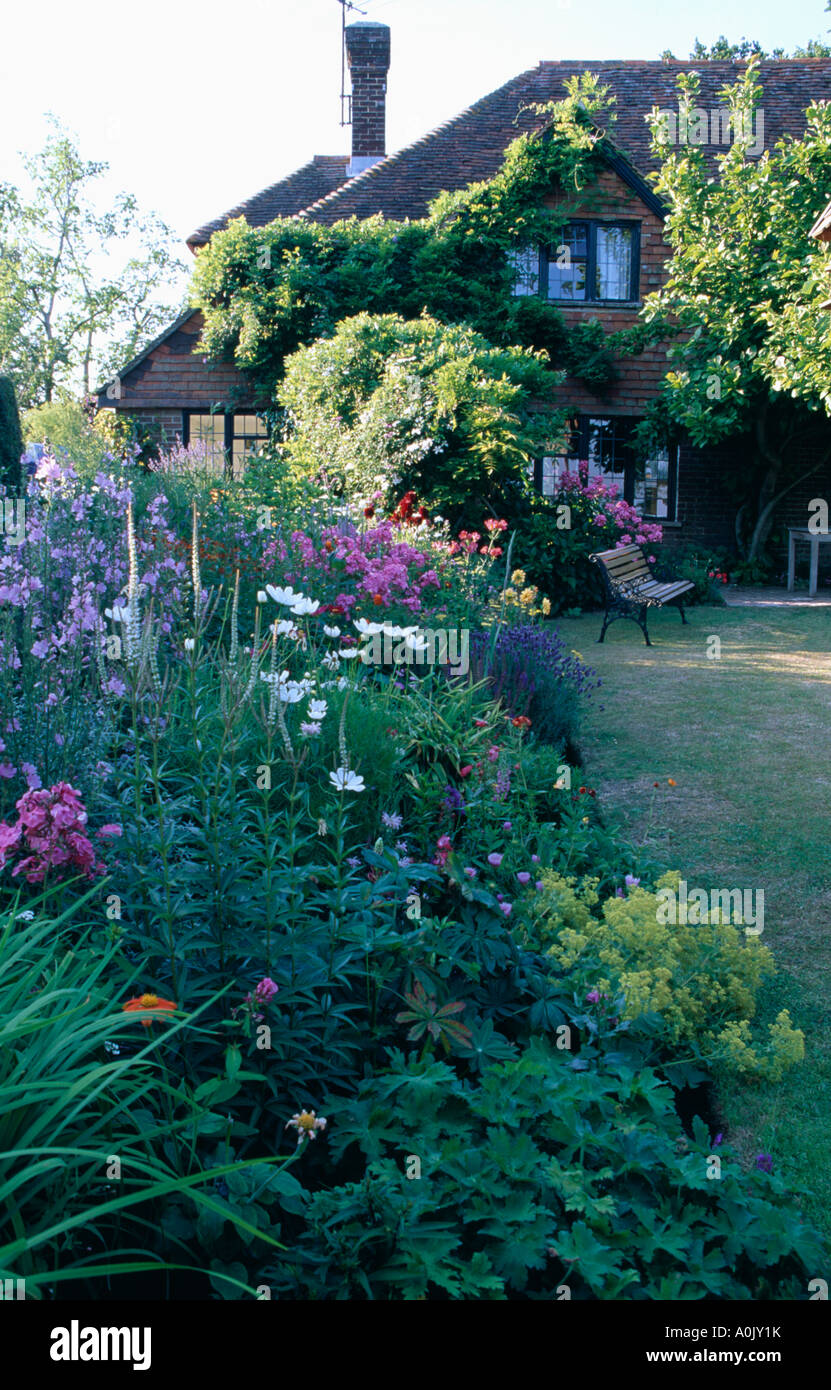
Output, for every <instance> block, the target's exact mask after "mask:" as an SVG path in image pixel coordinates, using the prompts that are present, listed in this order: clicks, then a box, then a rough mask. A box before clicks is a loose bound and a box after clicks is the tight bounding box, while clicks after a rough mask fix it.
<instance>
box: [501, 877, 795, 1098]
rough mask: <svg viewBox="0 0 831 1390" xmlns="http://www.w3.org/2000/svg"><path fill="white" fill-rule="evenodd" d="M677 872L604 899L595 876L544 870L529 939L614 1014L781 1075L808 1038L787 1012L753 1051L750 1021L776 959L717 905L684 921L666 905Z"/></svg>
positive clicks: (724, 1061)
mask: <svg viewBox="0 0 831 1390" xmlns="http://www.w3.org/2000/svg"><path fill="white" fill-rule="evenodd" d="M679 877H680V876H679V875H678V874H677V873H667V874H664V875H662V877H661V878H659V879H658V883H657V889H658V894H656V893H654V892H650V891H649V890H647V889H646V888H645V887H643V886H641V885H640V884H639V883H638V882H635V883H633V884H632V886H631V887H630V888H629V890H628V892H627V893H626V894H624V895H623V896H621V897H618V896H615V897H610V898H606V900H605V901H603V902H602V904H601V902H600V898H599V895H598V892H597V885H596V880H594V879H591V878H587V879H584V880H583V881H582V882H578V881H577V880H576V879H574V878H573V877H571V878H565V877H563V876H562V875H561V874H557V873H548V874H545V875H543V884H544V890H543V892H542V893H541V894H540V895H539V898H538V899H537V900H536V901H535V902H534V903H533V904H532V905H531V911H530V915H529V916H528V918H527V923H526V926H525V928H524V933H525V935H524V937H523V939H526V940H528V941H530V942H533V943H534V945H535V946H536V947H539V948H542V949H544V950H545V951H546V952H547V954H548V955H550V956H551V957H552V958H553V959H554V960H555V961H556V962H557V964H558V966H559V968H560V969H562V970H566V971H568V972H569V976H570V977H571V978H573V979H574V982H575V988H577V989H579V990H583V991H585V990H586V989H588V990H589V992H590V993H592V994H594V995H595V996H597V1002H598V1004H599V1003H600V1001H601V1000H606V1001H608V1003H607V1004H606V1005H604V1006H603V1007H604V1008H606V1009H607V1010H608V1012H610V1013H614V1014H616V1015H617V1014H619V1015H620V1016H621V1017H623V1018H625V1019H629V1020H632V1021H633V1022H634V1021H636V1020H639V1019H644V1018H647V1017H648V1016H653V1017H654V1019H655V1020H658V1021H659V1027H660V1030H661V1033H662V1034H663V1036H664V1038H665V1039H666V1040H667V1041H668V1042H669V1043H670V1045H671V1046H672V1047H673V1048H680V1047H682V1046H684V1045H687V1046H691V1047H692V1048H693V1049H694V1050H695V1051H696V1052H697V1053H698V1055H699V1056H703V1057H705V1058H706V1059H707V1060H708V1061H715V1062H717V1063H720V1064H721V1065H722V1066H728V1067H730V1068H731V1069H732V1070H735V1071H741V1072H745V1073H748V1074H749V1075H754V1076H760V1077H764V1078H766V1079H768V1080H779V1079H781V1076H782V1074H783V1072H784V1071H785V1070H786V1069H787V1068H788V1067H790V1066H793V1065H794V1064H795V1063H796V1062H800V1061H801V1060H802V1058H803V1056H804V1052H805V1035H804V1034H803V1033H802V1032H801V1031H800V1030H799V1029H795V1028H794V1027H793V1026H792V1024H791V1021H790V1017H789V1015H788V1013H787V1011H786V1010H785V1011H783V1012H782V1013H780V1014H779V1016H778V1018H777V1020H776V1022H775V1023H774V1024H771V1025H770V1026H769V1030H768V1031H769V1038H768V1041H767V1043H766V1044H764V1045H763V1046H762V1047H761V1049H759V1047H758V1046H757V1047H756V1048H755V1049H754V1047H753V1045H752V1041H751V1035H750V1025H749V1022H748V1020H749V1019H751V1018H752V1017H753V1014H754V1013H755V1011H756V998H757V995H758V992H759V989H760V988H761V985H762V983H763V981H764V980H765V979H766V978H767V977H769V976H771V975H773V974H774V973H775V967H774V961H773V956H772V954H771V952H770V951H769V950H768V948H767V946H763V945H762V944H761V943H760V942H759V940H758V938H757V937H756V936H745V935H744V933H743V930H742V928H741V924H740V923H739V925H734V923H733V921H732V919H729V920H728V918H729V913H725V914H724V915H723V914H722V913H721V911H720V910H719V909H716V910H714V911H710V912H704V913H703V914H701V917H702V920H700V921H699V920H697V918H696V917H695V916H694V915H693V907H692V906H691V907H690V910H689V917H688V919H687V920H683V921H678V922H675V921H674V919H673V915H672V914H670V913H667V912H662V903H663V902H664V901H665V900H668V895H669V894H670V893H675V892H676V891H677V889H678V884H679ZM659 895H660V897H659ZM697 908H698V905H697V903H696V904H695V909H696V912H697ZM685 915H686V914H685Z"/></svg>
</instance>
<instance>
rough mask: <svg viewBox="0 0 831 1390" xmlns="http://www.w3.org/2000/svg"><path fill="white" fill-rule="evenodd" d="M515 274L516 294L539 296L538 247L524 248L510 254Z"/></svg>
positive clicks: (509, 258)
mask: <svg viewBox="0 0 831 1390" xmlns="http://www.w3.org/2000/svg"><path fill="white" fill-rule="evenodd" d="M508 261H509V263H510V265H511V267H512V269H513V272H514V294H539V289H540V253H539V251H538V250H537V248H536V246H522V247H519V248H518V249H514V250H512V251H509V252H508Z"/></svg>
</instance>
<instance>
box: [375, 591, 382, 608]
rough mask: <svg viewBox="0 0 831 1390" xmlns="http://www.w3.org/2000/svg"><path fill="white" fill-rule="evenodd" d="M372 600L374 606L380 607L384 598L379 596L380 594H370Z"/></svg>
mask: <svg viewBox="0 0 831 1390" xmlns="http://www.w3.org/2000/svg"><path fill="white" fill-rule="evenodd" d="M372 602H373V603H374V604H375V607H376V608H380V607H381V604H382V603H383V602H384V600H383V599H382V597H381V595H380V594H373V595H372Z"/></svg>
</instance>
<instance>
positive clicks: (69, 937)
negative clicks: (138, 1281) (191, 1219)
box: [0, 892, 234, 1298]
mask: <svg viewBox="0 0 831 1390" xmlns="http://www.w3.org/2000/svg"><path fill="white" fill-rule="evenodd" d="M84 906H85V900H81V901H80V902H78V903H76V904H75V905H74V907H73V908H72V909H71V910H69V911H66V912H64V913H57V914H56V912H55V905H54V892H53V893H52V894H51V895H49V894H47V895H45V896H41V897H40V898H39V899H37V900H35V901H33V903H32V905H31V907H30V908H29V909H28V910H27V911H26V912H19V911H17V910H16V908H14V907H12V908H11V909H10V910H7V911H5V912H4V913H3V914H2V917H0V1193H2V1205H0V1278H4V1277H5V1278H10V1277H18V1278H25V1280H26V1295H27V1297H30V1298H31V1297H34V1298H43V1297H50V1298H54V1296H55V1288H56V1286H57V1287H61V1286H63V1285H65V1284H66V1282H67V1281H70V1284H71V1285H72V1286H74V1290H75V1293H76V1296H79V1295H80V1293H81V1291H83V1294H84V1296H86V1297H90V1296H94V1295H93V1294H92V1291H93V1290H94V1289H95V1288H100V1287H101V1286H102V1285H101V1280H102V1279H105V1278H106V1279H111V1278H113V1277H115V1276H124V1275H132V1276H135V1275H136V1274H138V1273H140V1272H142V1271H150V1272H156V1273H157V1274H163V1273H164V1272H165V1271H166V1270H170V1269H175V1268H177V1267H180V1268H181V1267H185V1268H190V1269H193V1268H197V1269H198V1266H194V1263H193V1259H192V1257H191V1255H190V1254H189V1252H188V1250H187V1247H186V1246H184V1245H183V1244H182V1242H181V1241H180V1240H175V1239H174V1240H166V1239H163V1240H161V1241H160V1240H159V1239H158V1236H157V1234H156V1232H157V1231H158V1229H159V1219H160V1216H161V1215H162V1212H163V1210H164V1208H165V1204H166V1203H167V1202H169V1201H171V1200H173V1199H175V1198H177V1196H178V1199H179V1200H182V1195H181V1194H188V1200H189V1201H190V1202H192V1203H195V1205H196V1209H197V1210H201V1211H203V1212H204V1211H208V1212H209V1211H210V1210H211V1208H212V1205H213V1203H212V1199H211V1198H210V1196H209V1195H208V1194H207V1193H205V1192H204V1191H202V1190H201V1186H204V1185H207V1184H208V1183H209V1182H212V1181H213V1174H212V1173H208V1172H207V1171H206V1170H203V1167H202V1165H201V1163H200V1161H199V1157H198V1155H197V1152H196V1143H195V1134H194V1126H195V1125H196V1124H197V1122H199V1123H201V1120H200V1115H201V1112H202V1109H203V1107H200V1106H199V1105H198V1104H197V1105H194V1104H193V1103H192V1102H189V1101H188V1100H187V1099H186V1098H185V1097H184V1096H183V1091H182V1085H181V1079H180V1077H178V1076H174V1075H171V1070H170V1067H169V1060H170V1046H171V1038H173V1037H175V1035H176V1033H177V1032H178V1031H179V1030H181V1028H182V1026H183V1025H182V1023H181V1022H179V1023H176V1024H174V1025H172V1027H162V1028H160V1026H159V1025H158V1024H154V1025H152V1027H151V1028H150V1029H148V1030H144V1029H143V1028H142V1027H141V1024H140V1023H139V1022H138V1021H137V1018H136V1015H135V1014H131V1013H125V1012H124V1011H123V1010H122V1009H121V1008H120V1006H119V996H123V997H124V998H125V999H126V998H127V997H128V995H129V993H130V986H131V984H133V982H134V981H135V978H136V973H137V971H136V967H135V966H133V967H130V966H129V964H128V963H127V962H126V961H124V960H123V959H122V960H119V951H118V949H117V946H116V945H115V943H114V942H113V941H112V940H109V941H106V942H105V941H102V932H101V928H100V927H99V928H98V930H97V931H91V930H89V929H86V930H84V929H81V930H80V931H78V930H77V929H76V927H75V926H74V922H75V921H76V919H77V918H78V917H79V916H81V915H82V913H81V912H80V911H79V909H83V908H84ZM27 919H32V920H27ZM133 989H135V985H134V984H133ZM190 1022H191V1023H192V1022H193V1020H190ZM113 1160H116V1162H115V1164H114V1162H113ZM233 1166H234V1165H233V1164H232V1165H230V1167H231V1168H233ZM116 1179H117V1180H116ZM161 1229H162V1231H163V1234H165V1235H166V1234H169V1233H164V1225H163V1220H162V1227H161Z"/></svg>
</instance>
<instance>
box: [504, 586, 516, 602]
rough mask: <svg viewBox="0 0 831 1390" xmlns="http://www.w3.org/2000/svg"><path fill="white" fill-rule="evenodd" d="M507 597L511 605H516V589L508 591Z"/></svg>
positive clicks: (506, 591)
mask: <svg viewBox="0 0 831 1390" xmlns="http://www.w3.org/2000/svg"><path fill="white" fill-rule="evenodd" d="M505 597H506V599H508V601H509V603H514V602H515V601H516V589H506V590H505Z"/></svg>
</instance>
